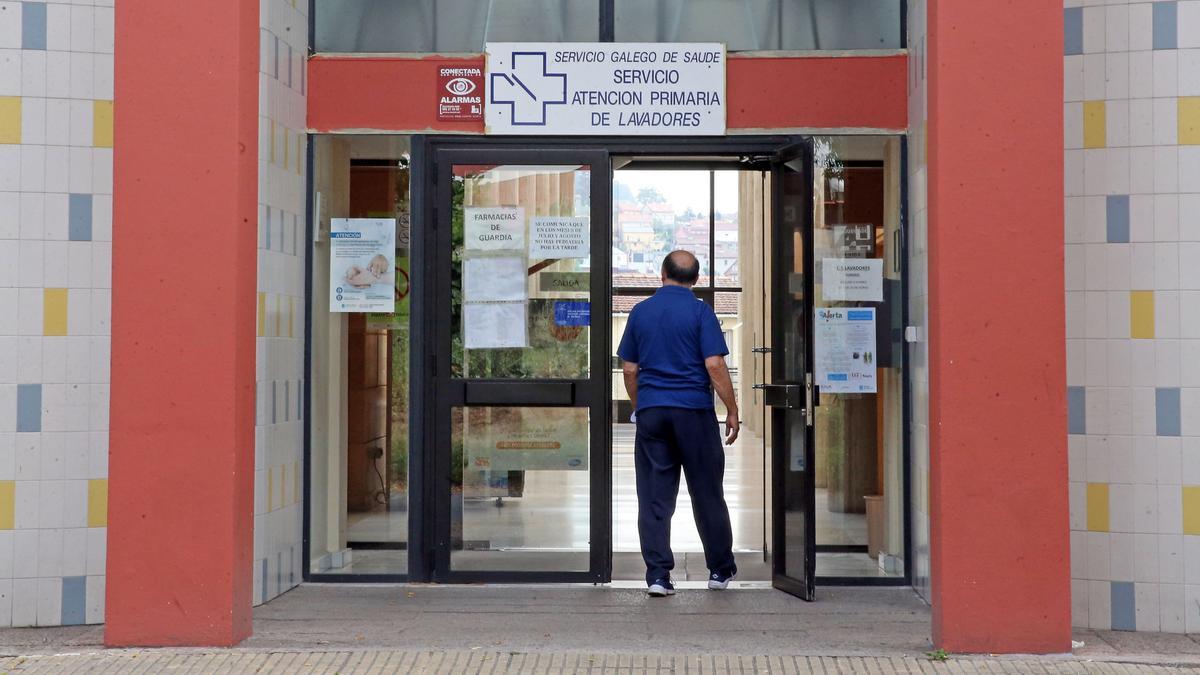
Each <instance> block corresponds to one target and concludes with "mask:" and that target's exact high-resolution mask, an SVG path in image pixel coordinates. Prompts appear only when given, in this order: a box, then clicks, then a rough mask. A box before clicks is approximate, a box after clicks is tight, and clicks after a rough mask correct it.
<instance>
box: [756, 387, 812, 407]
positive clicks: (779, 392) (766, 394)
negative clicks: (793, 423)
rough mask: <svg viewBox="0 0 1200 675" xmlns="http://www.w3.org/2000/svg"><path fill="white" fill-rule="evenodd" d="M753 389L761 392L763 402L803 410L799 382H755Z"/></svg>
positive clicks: (773, 405)
mask: <svg viewBox="0 0 1200 675" xmlns="http://www.w3.org/2000/svg"><path fill="white" fill-rule="evenodd" d="M754 388H755V389H761V390H762V392H763V403H765V404H766V405H769V406H771V407H773V408H787V409H788V410H803V409H804V402H803V401H802V400H801V394H800V385H799V384H756V385H754Z"/></svg>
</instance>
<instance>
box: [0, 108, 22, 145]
mask: <svg viewBox="0 0 1200 675" xmlns="http://www.w3.org/2000/svg"><path fill="white" fill-rule="evenodd" d="M20 142H21V97H20V96H0V143H6V144H10V145H11V144H15V143H20Z"/></svg>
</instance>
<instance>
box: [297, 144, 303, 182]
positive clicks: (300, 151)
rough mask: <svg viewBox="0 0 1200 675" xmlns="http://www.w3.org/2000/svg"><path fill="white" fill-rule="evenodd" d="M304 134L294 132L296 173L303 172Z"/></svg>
mask: <svg viewBox="0 0 1200 675" xmlns="http://www.w3.org/2000/svg"><path fill="white" fill-rule="evenodd" d="M303 157H304V134H296V175H297V176H299V175H302V174H303V173H304V159H303Z"/></svg>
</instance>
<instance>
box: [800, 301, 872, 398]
mask: <svg viewBox="0 0 1200 675" xmlns="http://www.w3.org/2000/svg"><path fill="white" fill-rule="evenodd" d="M816 316H817V320H816V323H815V325H814V327H813V332H814V333H815V336H814V337H815V342H814V343H813V347H814V351H815V352H816V366H817V385H818V386H819V387H821V393H823V394H825V393H828V394H859V393H874V392H875V391H876V381H875V365H876V364H875V308H874V307H864V308H856V307H818V308H817V310H816Z"/></svg>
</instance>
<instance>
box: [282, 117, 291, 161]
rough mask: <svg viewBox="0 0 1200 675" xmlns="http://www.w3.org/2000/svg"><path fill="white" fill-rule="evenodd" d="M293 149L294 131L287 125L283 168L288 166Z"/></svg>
mask: <svg viewBox="0 0 1200 675" xmlns="http://www.w3.org/2000/svg"><path fill="white" fill-rule="evenodd" d="M291 151H292V132H291V131H289V130H288V128H287V127H284V128H283V170H284V171H287V168H288V155H290V154H291Z"/></svg>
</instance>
